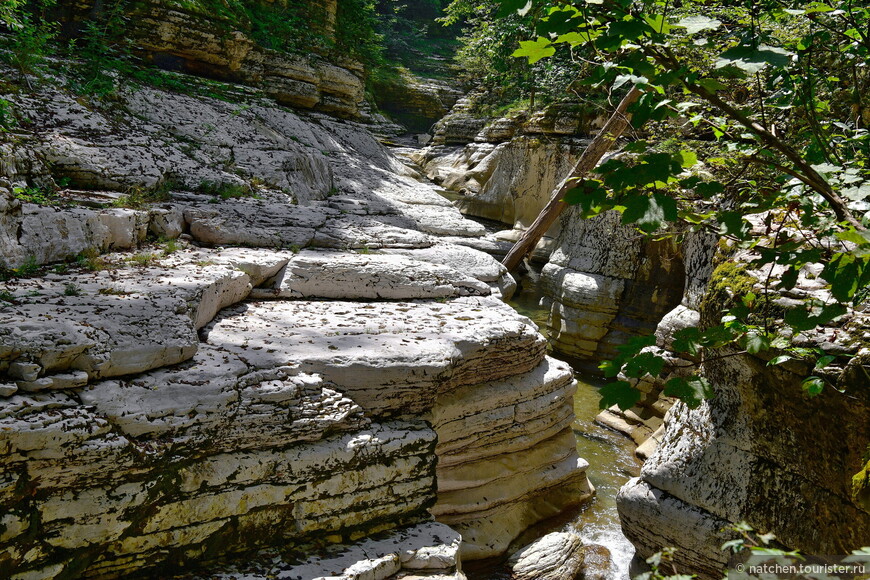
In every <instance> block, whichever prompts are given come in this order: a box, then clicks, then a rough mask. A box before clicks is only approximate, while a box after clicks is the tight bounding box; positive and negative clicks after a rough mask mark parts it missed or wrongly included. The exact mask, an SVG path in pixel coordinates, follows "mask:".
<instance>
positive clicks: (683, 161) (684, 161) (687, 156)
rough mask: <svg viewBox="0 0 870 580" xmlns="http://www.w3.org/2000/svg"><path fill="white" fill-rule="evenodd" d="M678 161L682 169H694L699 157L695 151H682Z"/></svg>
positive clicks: (678, 154)
mask: <svg viewBox="0 0 870 580" xmlns="http://www.w3.org/2000/svg"><path fill="white" fill-rule="evenodd" d="M677 160H678V161H679V162H680V166H681V167H692V166H693V165H695V164H697V163H698V155H697V154H696V153H695V152H694V151H680V152H679V153H677Z"/></svg>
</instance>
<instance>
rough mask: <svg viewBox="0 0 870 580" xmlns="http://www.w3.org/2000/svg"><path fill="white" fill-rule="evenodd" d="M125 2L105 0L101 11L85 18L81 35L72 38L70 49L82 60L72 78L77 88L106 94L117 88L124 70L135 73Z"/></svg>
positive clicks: (103, 96) (92, 92)
mask: <svg viewBox="0 0 870 580" xmlns="http://www.w3.org/2000/svg"><path fill="white" fill-rule="evenodd" d="M126 5H127V2H126V0H113V1H109V2H106V3H105V4H104V6H103V10H102V11H101V12H99V13H98V14H96V15H95V16H94V18H93V19H92V20H89V21H87V22H85V24H84V28H83V31H82V33H81V37H80V38H78V39H75V40H72V41H70V44H69V50H70V53H71V55H72V56H74V57H76V58H77V59H78V61H79V63H78V65H77V66H76V67H75V68H74V69H73V71H72V72H73V76H72V79H71V82H70V85H71V88H72V89H73V90H74V91H75V92H77V93H80V94H84V95H92V96H95V97H97V98H105V97H107V96H109V95H111V94H113V93H114V92H115V91H116V90H117V88H118V81H119V79H120V76H121V75H122V74H123V75H129V74H132V72H133V70H134V69H133V66H132V63H131V61H132V57H131V56H130V54H129V49H128V47H127V44H126V38H125V32H126V27H127V19H126V17H125V15H124V9H125V7H126Z"/></svg>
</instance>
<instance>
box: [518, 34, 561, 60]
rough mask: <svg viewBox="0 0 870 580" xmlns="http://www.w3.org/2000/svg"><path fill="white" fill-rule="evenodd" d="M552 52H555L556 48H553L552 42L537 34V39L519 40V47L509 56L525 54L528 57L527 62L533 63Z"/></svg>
mask: <svg viewBox="0 0 870 580" xmlns="http://www.w3.org/2000/svg"><path fill="white" fill-rule="evenodd" d="M554 54H556V49H555V48H553V43H552V42H550V40H548V39H546V38H543V37H541V36H539V37H538V39H537V40H524V41H522V42H520V48H518V49H516V50H515V51H514V53H513V54H512V55H511V56H515V57H523V56H525V57H528V59H529V64H535V63H536V62H538V61H539V60H541V59H542V58H547V57H550V56H553V55H554Z"/></svg>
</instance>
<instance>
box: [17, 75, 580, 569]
mask: <svg viewBox="0 0 870 580" xmlns="http://www.w3.org/2000/svg"><path fill="white" fill-rule="evenodd" d="M231 90H238V91H239V92H238V93H237V94H241V95H244V99H245V100H244V103H245V104H244V105H239V104H230V103H226V102H223V101H218V100H214V99H210V98H205V97H193V96H186V95H174V94H170V93H167V92H164V91H161V90H157V89H149V88H135V89H130V90H129V91H127V92H123V93H121V94H120V95H119V101H118V108H117V110H114V111H113V112H112V116H111V118H110V116H109V111H107V110H106V109H104V108H100V107H98V106H93V107H84V106H83V105H81V104H80V103H79V102H78V101H76V100H75V99H73V98H71V97H68V96H65V94H64V93H58V92H54V91H52V89H51V88H50V86H49V85H47V84H46V85H42V86H40V87H39V88H38V90H35V91H34V92H33V93H32V94H27V95H20V96H17V97H14V98H15V99H17V100H16V103H15V105H16V107H18V108H19V109H20V110H21V111H26V112H27V114H28V115H31V116H32V118H33V119H34V127H35V129H34V130H33V131H32V132H30V133H27V134H26V135H22V144H23V145H22V147H21V148H20V149H18V151H17V153H16V155H17V156H20V157H21V158H22V159H28V158H29V159H32V160H33V162H31V163H18V162H17V161H16V162H15V164H10V165H9V167H13V165H14V172H13V171H10V173H8V174H7V176H6V178H5V179H4V180H3V181H0V201H2V205H0V209H2V214H0V226H2V229H0V250H2V265H3V266H4V267H6V268H10V269H11V268H17V269H19V271H24V270H26V271H34V270H37V269H38V268H39V266H40V265H41V264H52V263H54V264H56V267H55V268H54V270H55V271H54V272H51V273H48V268H43V269H42V271H41V275H40V276H38V277H29V278H14V279H11V280H9V281H8V282H4V283H2V284H0V292H2V294H0V296H2V302H0V308H2V316H3V317H4V320H5V321H7V323H5V324H4V325H3V327H2V328H0V377H2V378H0V397H2V400H0V465H2V474H0V508H2V509H0V513H2V514H3V515H2V516H0V518H2V519H0V530H2V531H0V570H3V571H4V572H5V571H7V570H9V571H11V572H10V574H11V575H12V577H15V578H21V579H23V578H30V577H36V576H39V577H45V578H51V577H55V576H60V575H67V576H76V575H83V576H87V577H105V578H113V577H120V576H124V575H127V574H129V573H133V572H136V573H145V574H162V575H169V574H172V573H175V572H177V571H179V570H181V569H182V568H183V567H184V566H188V565H190V564H191V563H192V562H196V563H198V564H200V565H202V564H210V563H216V562H218V561H220V560H221V559H222V558H227V557H232V556H233V555H237V554H241V553H251V552H255V551H257V550H262V549H266V548H269V547H270V546H274V545H275V544H281V546H282V547H283V550H285V551H287V550H295V555H296V559H295V560H292V561H290V560H287V561H282V563H280V564H276V565H275V566H277V567H272V568H268V567H265V566H266V564H264V563H263V562H264V561H265V560H257V558H254V560H253V561H252V562H253V563H252V565H253V566H254V568H256V569H252V570H249V572H250V573H253V574H256V573H261V572H262V573H263V574H264V575H265V574H277V575H278V577H282V578H284V577H286V578H292V577H294V575H296V576H299V575H301V576H302V577H305V576H306V575H307V574H314V573H315V572H314V570H320V571H321V572H317V574H326V575H334V576H337V577H347V578H361V577H366V578H387V577H392V576H393V575H396V574H399V576H400V577H415V575H419V576H425V577H444V578H454V579H456V580H460V579H461V578H463V576H462V573H461V565H460V555H461V556H462V557H466V558H476V557H484V556H491V555H499V554H502V553H503V552H504V551H505V550H506V549H507V546H508V545H509V544H510V542H511V541H513V540H514V539H515V538H516V537H517V536H518V535H519V534H520V533H521V532H522V531H523V530H524V529H525V528H526V527H528V526H530V525H532V524H534V523H537V522H538V521H540V520H542V519H544V518H547V517H550V516H553V515H556V514H557V513H559V512H560V511H562V510H564V509H566V508H568V507H570V506H574V505H577V504H579V503H580V502H582V501H584V500H585V499H587V498H588V497H590V496H591V494H592V488H591V486H590V485H589V483H588V481H587V479H586V475H585V468H586V463H585V462H584V461H582V460H580V459H579V458H578V457H577V455H576V449H575V446H574V441H573V436H572V434H571V430H570V425H571V421H572V419H573V410H572V405H571V400H572V399H571V397H572V393H573V392H574V389H575V382H574V380H573V377H572V374H571V372H570V370H569V368H568V367H567V366H566V365H564V364H562V363H558V362H556V361H554V360H552V359H549V358H547V357H546V349H545V340H544V339H543V337H542V336H541V335H540V334H539V333H538V332H537V329H536V328H535V326H534V324H533V323H532V322H531V321H530V320H528V319H527V318H524V317H522V316H520V315H518V314H517V313H516V312H515V311H514V310H513V309H511V308H510V307H508V306H507V305H506V304H504V303H503V302H502V301H501V300H500V299H499V297H500V296H507V295H509V294H510V293H511V292H512V291H513V288H514V287H515V283H514V282H513V279H512V278H511V277H510V276H509V275H508V274H507V273H506V271H505V270H504V268H503V267H502V266H501V265H500V264H498V263H497V262H496V261H495V260H494V259H493V258H491V257H489V256H487V255H486V254H484V253H482V252H480V251H478V250H475V249H472V248H470V247H466V246H460V245H456V242H463V241H470V240H473V239H474V238H475V237H476V236H479V235H481V234H482V233H483V228H482V227H481V226H480V225H478V224H476V223H474V222H470V221H468V220H465V219H464V218H463V217H462V216H461V215H460V214H459V212H458V211H457V210H456V209H454V208H453V207H452V206H451V205H450V203H449V202H447V201H446V200H444V199H443V198H442V197H441V196H439V195H438V194H437V193H436V191H435V190H434V188H432V187H431V186H430V185H426V184H424V183H421V182H418V181H415V180H414V179H413V178H412V177H411V172H409V171H408V170H407V169H405V167H404V166H403V165H402V164H401V163H400V162H398V161H397V160H396V159H395V158H394V157H393V156H392V155H391V154H390V153H388V152H387V151H386V150H385V149H384V148H383V147H381V146H380V145H379V144H378V142H377V141H376V139H374V138H373V137H372V136H371V134H369V133H368V132H367V131H366V130H365V129H364V128H362V127H361V126H359V125H357V124H355V123H350V122H345V121H339V120H336V119H335V118H331V117H326V116H324V115H320V114H316V113H310V114H300V113H294V112H289V111H287V110H284V109H281V108H278V107H276V106H274V105H273V104H270V102H269V101H268V100H264V99H262V93H259V92H258V91H256V90H253V89H251V90H248V89H244V90H241V89H238V87H235V88H232V87H231ZM118 127H122V128H123V133H119V132H118V131H119V129H118ZM62 177H67V178H71V179H73V183H74V186H75V189H73V190H63V191H61V192H60V193H59V195H58V199H57V202H58V205H56V206H53V207H43V206H36V205H34V204H30V203H23V202H22V201H21V200H19V199H16V197H15V195H14V194H13V186H15V187H17V186H19V185H23V184H24V183H25V182H28V183H38V182H49V181H50V180H53V179H56V180H60V179H61V178H62ZM170 179H171V180H173V183H171V184H170V186H169V187H167V189H169V190H170V192H171V193H169V194H167V195H166V196H165V200H163V201H161V202H160V203H158V204H154V205H151V206H148V205H142V206H140V207H138V208H137V209H125V208H115V207H105V205H107V204H108V202H106V200H112V199H115V200H117V199H120V198H121V197H122V196H120V195H118V191H117V190H118V189H122V188H123V189H124V190H128V191H131V192H135V190H134V189H129V188H151V187H154V186H160V185H161V184H167V183H168V182H169V181H170ZM209 183H212V184H214V183H217V184H229V185H232V186H234V187H237V189H232V190H231V191H233V192H236V193H234V194H233V195H221V193H220V192H221V191H223V190H221V189H220V188H215V187H214V186H213V185H208V184H209ZM238 188H241V190H240V189H238ZM95 190H100V191H95ZM190 190H194V191H190ZM101 191H102V193H101ZM239 191H241V193H240V194H239V193H238V192H239ZM254 194H255V195H254ZM75 200H87V205H83V204H82V205H75V204H74V202H75ZM94 200H96V201H94ZM100 200H103V201H100ZM149 233H150V235H159V236H163V237H164V238H165V239H168V238H180V239H179V241H176V242H173V243H172V244H173V245H170V244H169V243H167V242H165V241H164V242H163V246H162V247H155V246H152V247H150V248H148V249H143V250H139V251H138V252H137V253H132V252H128V253H114V252H117V251H119V250H125V249H134V248H136V247H137V246H139V245H141V244H143V243H146V242H148V241H149V240H148V238H147V236H148V235H149ZM228 246H241V247H228ZM105 252H110V253H105ZM101 254H102V255H101ZM76 258H77V261H71V260H74V259H76ZM62 260H70V262H68V263H66V264H57V263H58V262H61V261H62ZM22 269H23V270H22ZM433 517H434V519H436V520H438V521H440V522H442V524H437V525H435V524H432V523H431V520H432V519H433ZM445 524H446V525H449V526H450V528H447V527H446V525H445ZM439 526H440V527H439ZM387 532H392V533H393V535H392V536H390V537H388V538H386V539H383V538H381V536H380V535H379V534H381V533H387ZM457 532H458V533H457ZM459 534H461V535H462V538H463V539H462V541H461V542H460V540H459ZM366 537H371V538H372V539H371V540H365V541H364V542H363V543H361V544H359V545H357V546H356V547H355V548H354V547H351V546H349V547H346V548H345V553H344V554H343V555H342V554H333V555H331V556H329V557H327V556H325V555H324V556H320V557H318V558H312V557H311V556H312V554H314V548H313V547H312V546H314V545H320V544H341V543H344V544H353V543H354V542H359V541H361V540H362V539H363V538H366ZM264 554H265V553H264ZM283 555H285V554H284V553H283V552H282V557H283ZM262 557H263V558H266V556H265V555H262ZM300 557H301V559H300ZM306 560H307V563H306ZM269 561H271V557H270V559H269ZM258 562H259V563H258ZM245 573H247V572H245ZM263 577H265V576H263Z"/></svg>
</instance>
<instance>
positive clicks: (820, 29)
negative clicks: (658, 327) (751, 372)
mask: <svg viewBox="0 0 870 580" xmlns="http://www.w3.org/2000/svg"><path fill="white" fill-rule="evenodd" d="M502 8H503V9H504V10H519V11H522V10H527V9H528V8H529V6H528V2H526V0H505V1H504V2H502ZM537 32H538V34H539V36H538V38H537V39H536V40H535V41H534V42H533V43H527V44H525V45H522V46H521V48H520V49H519V50H517V51H516V52H515V55H516V56H523V57H526V58H528V60H529V61H532V60H539V59H546V58H549V57H550V56H551V55H552V54H553V51H554V49H555V48H556V47H558V46H559V45H569V46H571V47H574V48H578V47H582V48H584V49H586V53H587V54H592V55H594V56H593V57H591V59H592V60H593V61H594V62H595V68H594V70H593V74H592V75H591V77H590V78H589V79H587V82H591V83H596V84H599V85H606V86H609V87H610V89H611V90H612V91H615V92H619V91H624V90H625V89H626V88H627V87H629V86H632V85H634V86H636V87H638V88H639V89H641V90H642V91H643V95H642V96H641V97H640V99H639V100H638V102H637V103H636V104H635V105H634V106H633V107H632V108H631V109H629V111H630V112H631V113H632V114H633V124H634V126H635V127H639V126H641V125H643V124H644V123H645V122H648V124H649V126H648V127H647V131H648V138H646V139H640V140H636V141H634V142H633V143H630V144H629V145H628V146H626V148H625V149H626V150H627V151H629V152H631V153H632V154H633V157H632V158H630V159H618V160H611V161H608V162H607V163H605V164H604V165H602V166H601V167H599V168H598V170H597V175H596V176H595V178H593V179H589V178H587V179H582V180H577V182H576V186H575V187H574V188H573V189H571V190H568V191H567V192H566V193H565V197H564V199H565V201H566V202H568V203H573V204H578V205H580V207H581V211H582V213H583V214H584V215H585V216H591V215H596V214H598V213H600V212H602V211H606V210H611V209H616V210H618V211H621V212H622V216H623V222H624V223H626V224H633V225H634V226H635V227H637V228H638V229H639V230H641V231H643V232H645V233H646V234H648V235H651V234H655V235H658V236H661V235H679V234H678V231H685V229H686V228H690V229H703V230H708V231H714V232H718V233H720V234H721V235H722V236H724V237H726V238H727V239H729V240H731V242H732V243H733V244H734V246H735V247H740V248H745V249H748V250H752V251H753V252H755V254H756V255H757V259H756V260H755V261H754V262H753V264H752V265H753V267H755V268H762V269H763V268H767V269H768V270H767V271H769V272H773V271H774V269H775V268H779V269H781V270H783V273H782V275H781V276H779V279H778V280H774V279H770V278H771V277H770V276H768V278H769V280H768V285H767V286H765V288H764V291H763V293H762V294H761V295H760V296H759V295H756V294H755V293H754V292H752V291H751V290H749V289H747V291H746V292H744V294H743V295H742V296H740V297H737V299H736V300H735V303H734V305H733V307H732V308H731V309H730V310H729V311H728V312H726V313H724V316H722V317H721V319H719V320H714V321H708V325H707V326H706V327H704V328H690V329H686V330H684V331H682V332H680V333H678V336H677V337H676V339H677V340H676V342H675V348H676V349H678V350H680V351H682V352H684V353H687V354H688V355H689V356H691V357H700V359H701V360H703V358H704V357H705V356H708V357H709V356H716V355H715V353H714V352H713V351H714V350H715V349H716V348H719V347H722V346H725V345H732V346H733V345H737V346H738V347H739V348H740V349H742V352H748V353H757V352H759V351H761V350H766V349H770V348H776V349H778V351H779V352H780V353H781V354H779V355H778V356H776V357H774V358H773V359H772V361H771V363H772V364H781V363H782V362H785V361H786V360H788V359H789V358H816V359H817V361H816V362H817V368H822V367H824V366H825V365H827V364H830V363H831V362H833V358H834V357H831V356H821V353H818V352H812V351H807V350H806V349H801V348H798V347H796V346H794V345H793V343H792V342H791V341H790V339H789V337H794V336H798V335H799V334H800V333H801V332H804V331H807V330H810V329H812V328H815V327H817V326H819V325H824V324H828V323H830V322H831V321H833V320H836V319H837V318H838V317H840V316H842V315H844V314H845V313H846V312H847V307H848V306H849V305H850V304H851V305H852V306H855V305H858V304H860V303H861V302H863V301H864V300H865V299H866V298H867V295H868V285H870V234H868V231H867V224H868V218H870V213H864V212H867V210H868V209H870V205H868V198H870V172H868V168H867V161H868V158H870V137H868V131H867V127H866V126H867V122H868V121H870V107H868V104H870V103H868V101H867V97H866V94H867V91H866V89H867V87H868V83H870V72H868V70H867V60H868V55H870V9H868V8H867V7H865V6H863V5H856V4H855V3H853V2H851V1H843V2H835V3H833V4H825V3H823V2H811V3H799V2H791V1H788V0H762V1H761V2H756V1H743V2H738V3H732V2H721V3H719V2H715V1H703V2H702V1H694V0H684V1H683V3H682V4H681V5H680V7H679V8H675V7H674V5H673V4H672V3H671V2H670V1H669V0H663V1H653V0H644V1H631V0H599V1H595V2H592V1H588V2H565V3H561V4H560V5H558V6H555V7H551V8H549V9H548V10H547V14H546V15H545V16H543V17H542V18H541V23H540V24H539V26H538V28H537ZM686 128H689V129H690V130H691V132H692V134H693V137H694V138H695V139H696V140H697V141H698V142H701V143H702V145H701V147H700V148H702V149H703V148H705V149H707V150H708V151H709V150H713V153H712V154H709V155H707V156H706V158H705V161H706V165H707V167H708V168H713V169H714V174H715V177H714V178H706V177H705V178H702V177H701V176H697V175H695V176H692V175H686V174H685V173H684V170H685V169H686V168H688V167H691V166H693V165H695V164H696V163H697V161H698V155H697V153H696V152H695V151H692V150H690V149H688V148H687V149H683V148H680V147H676V148H675V147H673V146H672V145H673V140H671V141H670V142H669V144H670V145H671V146H670V147H667V146H666V147H662V146H661V143H659V145H658V146H656V144H655V139H651V138H649V136H650V135H654V134H656V133H658V134H664V135H665V136H667V137H673V136H674V135H676V134H679V132H680V131H685V130H686ZM705 140H706V142H707V145H704V144H703V142H704V141H705ZM660 141H661V140H660ZM753 214H755V215H756V216H758V218H759V219H763V220H765V222H764V223H765V224H766V225H767V233H766V235H763V236H757V235H752V234H751V233H750V227H749V219H748V218H750V217H751V216H752V215H753ZM862 214H863V215H862ZM678 222H679V223H681V224H682V230H680V229H679V228H674V224H677V223H678ZM807 264H821V265H822V268H823V269H822V272H821V277H822V278H823V279H824V280H825V281H826V282H827V284H828V288H829V290H830V293H831V296H832V299H831V300H829V301H826V302H821V301H819V300H806V301H804V302H803V303H802V304H800V305H796V306H793V307H790V308H787V309H785V310H784V311H783V310H782V309H781V308H779V309H777V308H774V305H773V302H772V301H773V298H774V295H775V291H776V290H778V289H785V290H787V289H790V288H791V287H793V286H794V285H795V283H796V281H797V278H798V273H799V271H800V269H801V268H802V267H804V266H805V265H807ZM774 282H776V288H774V287H773V284H774ZM650 344H652V342H651V339H650V338H643V339H639V340H635V341H632V342H631V343H629V344H627V345H626V346H625V347H624V348H623V349H622V355H621V356H620V357H619V358H618V359H616V360H614V361H609V362H607V363H604V364H603V365H602V367H603V369H604V370H605V373H606V374H607V375H608V376H614V377H615V376H617V375H618V374H620V373H622V374H623V375H625V376H627V377H629V378H639V377H642V376H644V375H646V374H652V375H657V374H658V373H660V372H661V370H662V366H663V362H664V361H663V359H662V358H661V357H659V356H657V355H656V354H655V353H653V352H650V351H649V350H646V347H648V346H650ZM826 386H827V385H826V383H825V381H824V380H823V378H822V376H812V377H808V378H807V379H806V380H805V381H804V389H805V390H806V392H807V393H808V394H810V395H814V394H818V393H819V392H821V391H822V390H823V389H824V388H826ZM602 393H603V395H604V398H603V400H602V406H609V405H611V404H619V405H620V406H621V407H623V408H627V407H630V406H631V405H632V404H633V403H634V402H636V401H637V400H638V395H637V393H635V392H633V391H632V390H631V388H630V385H629V383H628V382H627V381H617V382H615V383H612V384H611V385H609V386H608V387H607V388H605V389H603V390H602ZM665 393H666V394H671V395H674V396H678V397H680V398H681V399H683V400H684V401H685V402H687V403H688V404H690V405H697V404H698V403H700V401H701V400H702V399H703V398H705V397H707V396H710V394H711V389H710V387H709V384H706V383H705V381H704V379H703V378H702V377H700V376H697V375H696V376H694V377H689V378H681V379H671V380H670V381H669V382H668V384H667V386H666V390H665Z"/></svg>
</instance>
